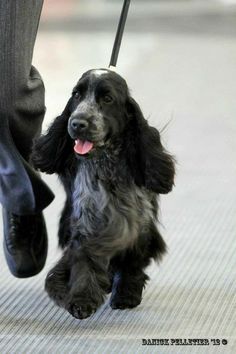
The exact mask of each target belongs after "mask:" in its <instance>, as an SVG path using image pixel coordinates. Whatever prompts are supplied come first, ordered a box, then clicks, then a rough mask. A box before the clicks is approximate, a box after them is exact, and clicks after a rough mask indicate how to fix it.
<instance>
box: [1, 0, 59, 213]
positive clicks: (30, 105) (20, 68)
mask: <svg viewBox="0 0 236 354" xmlns="http://www.w3.org/2000/svg"><path fill="white" fill-rule="evenodd" d="M42 5H43V0H0V202H1V203H2V205H3V207H4V208H6V209H7V210H9V211H11V212H13V213H15V214H19V215H24V214H33V213H36V212H39V211H41V210H43V209H44V208H45V207H46V206H47V205H48V204H49V203H50V202H51V201H52V199H53V193H52V192H51V191H50V189H49V188H48V187H47V185H46V184H45V183H44V182H43V181H42V180H41V178H40V176H39V174H38V173H36V172H35V170H34V169H33V168H32V167H31V166H30V163H29V156H30V151H31V148H32V141H33V138H34V137H35V136H37V135H38V134H40V132H41V126H42V121H43V118H44V114H45V104H44V85H43V82H42V79H41V77H40V75H39V73H38V71H37V70H36V69H35V68H34V67H33V66H32V65H31V62H32V56H33V48H34V43H35V38H36V34H37V29H38V23H39V19H40V13H41V10H42Z"/></svg>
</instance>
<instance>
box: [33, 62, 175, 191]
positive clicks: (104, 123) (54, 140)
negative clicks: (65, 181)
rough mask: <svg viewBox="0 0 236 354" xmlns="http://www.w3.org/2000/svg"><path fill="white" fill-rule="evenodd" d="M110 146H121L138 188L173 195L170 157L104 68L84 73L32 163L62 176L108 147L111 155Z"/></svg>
mask: <svg viewBox="0 0 236 354" xmlns="http://www.w3.org/2000/svg"><path fill="white" fill-rule="evenodd" d="M117 137H118V140H117V139H116V138H117ZM113 138H114V139H113ZM112 141H113V142H114V141H118V142H122V143H121V144H122V147H121V149H122V152H123V155H122V156H125V158H126V161H127V165H128V166H129V169H130V171H131V173H132V175H133V177H134V180H135V182H136V183H137V184H138V185H144V186H145V187H146V188H147V189H150V190H152V191H154V192H156V193H168V192H169V191H170V190H171V188H172V186H173V183H174V171H175V169H174V160H173V158H172V156H171V155H169V154H168V153H167V152H166V151H165V149H164V148H163V146H162V144H161V139H160V134H159V132H158V130H157V129H155V128H154V127H151V126H149V124H148V122H147V120H146V119H145V118H144V116H143V114H142V111H141V109H140V107H139V105H138V104H137V103H136V101H135V100H134V99H133V98H132V97H131V96H130V94H129V90H128V87H127V84H126V81H125V80H124V79H123V78H122V77H121V76H119V75H118V74H116V73H114V72H113V71H111V70H107V69H99V70H90V71H87V72H86V73H85V74H83V76H82V77H81V79H80V80H79V82H78V83H77V85H76V86H75V88H74V90H73V94H72V96H71V97H70V99H69V101H68V103H67V105H66V107H65V109H64V111H63V112H62V114H61V115H60V116H59V117H57V118H56V119H55V121H54V122H53V123H52V125H51V126H50V127H49V129H48V132H47V133H46V135H43V136H41V137H40V138H39V139H38V140H37V141H36V142H35V145H34V149H33V154H32V161H33V163H34V165H35V167H37V168H39V169H40V170H41V171H44V172H47V173H54V172H57V173H58V174H63V173H64V172H65V169H66V166H71V165H73V163H74V160H75V156H76V157H79V159H81V158H90V157H93V156H94V155H96V153H97V152H102V151H103V149H104V148H105V150H106V148H107V146H110V151H111V152H112V151H113V150H112V149H113V147H114V144H112V143H111V142H112ZM73 148H74V151H73Z"/></svg>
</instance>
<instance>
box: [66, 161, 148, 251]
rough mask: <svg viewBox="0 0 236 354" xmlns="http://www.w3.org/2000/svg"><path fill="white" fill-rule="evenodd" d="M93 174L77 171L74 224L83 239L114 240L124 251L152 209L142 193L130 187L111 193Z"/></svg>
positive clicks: (121, 187)
mask: <svg viewBox="0 0 236 354" xmlns="http://www.w3.org/2000/svg"><path fill="white" fill-rule="evenodd" d="M93 172H94V171H91V170H90V169H88V168H86V165H82V166H80V168H79V170H78V173H77V177H76V179H75V185H74V193H73V206H74V210H73V220H74V222H75V223H76V225H77V227H78V229H79V230H80V232H81V234H82V235H84V236H86V235H93V236H97V237H103V238H109V240H110V239H111V238H113V239H114V240H115V241H114V242H118V243H120V248H121V249H122V248H123V247H127V244H128V243H133V242H134V241H135V240H136V239H137V237H138V234H139V233H140V231H141V229H142V228H143V227H145V226H146V225H147V223H149V222H150V221H151V220H152V219H153V206H152V204H151V202H150V201H149V200H148V198H147V194H146V191H145V190H142V189H140V188H138V187H136V186H135V185H134V184H133V185H131V186H129V187H127V186H125V185H124V186H119V188H117V190H115V191H112V192H110V191H109V190H108V189H107V188H106V186H105V184H104V182H102V181H100V180H99V179H98V178H96V177H95V174H94V173H93ZM108 243H109V242H108ZM116 247H117V245H116Z"/></svg>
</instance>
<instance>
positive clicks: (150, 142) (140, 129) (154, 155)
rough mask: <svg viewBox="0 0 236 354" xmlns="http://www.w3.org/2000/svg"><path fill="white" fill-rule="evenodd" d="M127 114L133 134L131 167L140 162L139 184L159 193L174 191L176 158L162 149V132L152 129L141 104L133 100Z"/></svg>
mask: <svg viewBox="0 0 236 354" xmlns="http://www.w3.org/2000/svg"><path fill="white" fill-rule="evenodd" d="M127 113H128V116H129V120H130V123H129V125H130V130H131V131H132V135H133V137H132V138H131V137H130V138H131V141H132V142H131V143H130V144H131V145H132V147H131V150H132V151H131V155H130V165H131V166H134V161H136V163H135V166H136V167H135V170H136V171H135V175H136V177H137V176H139V177H138V181H139V184H140V182H141V184H143V185H144V186H145V187H146V188H147V189H149V190H152V191H154V192H155V193H158V194H159V193H160V194H165V193H168V192H170V191H171V189H172V187H173V185H174V175H175V166H174V158H173V157H172V156H171V155H170V154H169V153H167V151H166V150H165V149H164V147H163V146H162V144H161V139H160V134H159V132H158V130H157V129H155V128H154V127H151V126H149V124H148V122H147V120H146V119H145V118H144V117H143V114H142V112H141V109H140V107H139V105H138V104H137V103H136V102H135V100H134V99H133V98H131V97H130V98H129V99H128V102H127ZM129 150H130V149H129ZM131 160H133V161H131ZM131 168H132V167H131ZM132 169H133V170H134V167H133V168H132Z"/></svg>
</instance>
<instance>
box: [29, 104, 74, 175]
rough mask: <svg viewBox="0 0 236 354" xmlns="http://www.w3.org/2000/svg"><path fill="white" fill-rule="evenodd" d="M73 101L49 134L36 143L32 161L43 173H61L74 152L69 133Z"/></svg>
mask: <svg viewBox="0 0 236 354" xmlns="http://www.w3.org/2000/svg"><path fill="white" fill-rule="evenodd" d="M71 100H72V98H70V100H69V101H68V103H67V105H66V107H65V109H64V111H63V112H62V114H61V115H60V116H59V117H57V118H56V119H55V120H54V121H53V123H52V124H51V126H50V127H49V128H48V130H47V133H46V134H45V135H41V136H40V137H39V138H37V139H36V140H35V141H34V145H33V150H32V154H31V161H32V163H33V165H34V167H35V168H37V169H39V170H40V171H42V172H46V173H48V174H52V173H54V172H56V173H60V171H62V170H63V169H64V167H65V163H66V161H67V158H68V156H69V154H70V153H71V152H72V151H73V140H72V139H71V138H70V136H69V134H68V132H67V124H68V120H69V117H70V114H71V111H70V107H71Z"/></svg>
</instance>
